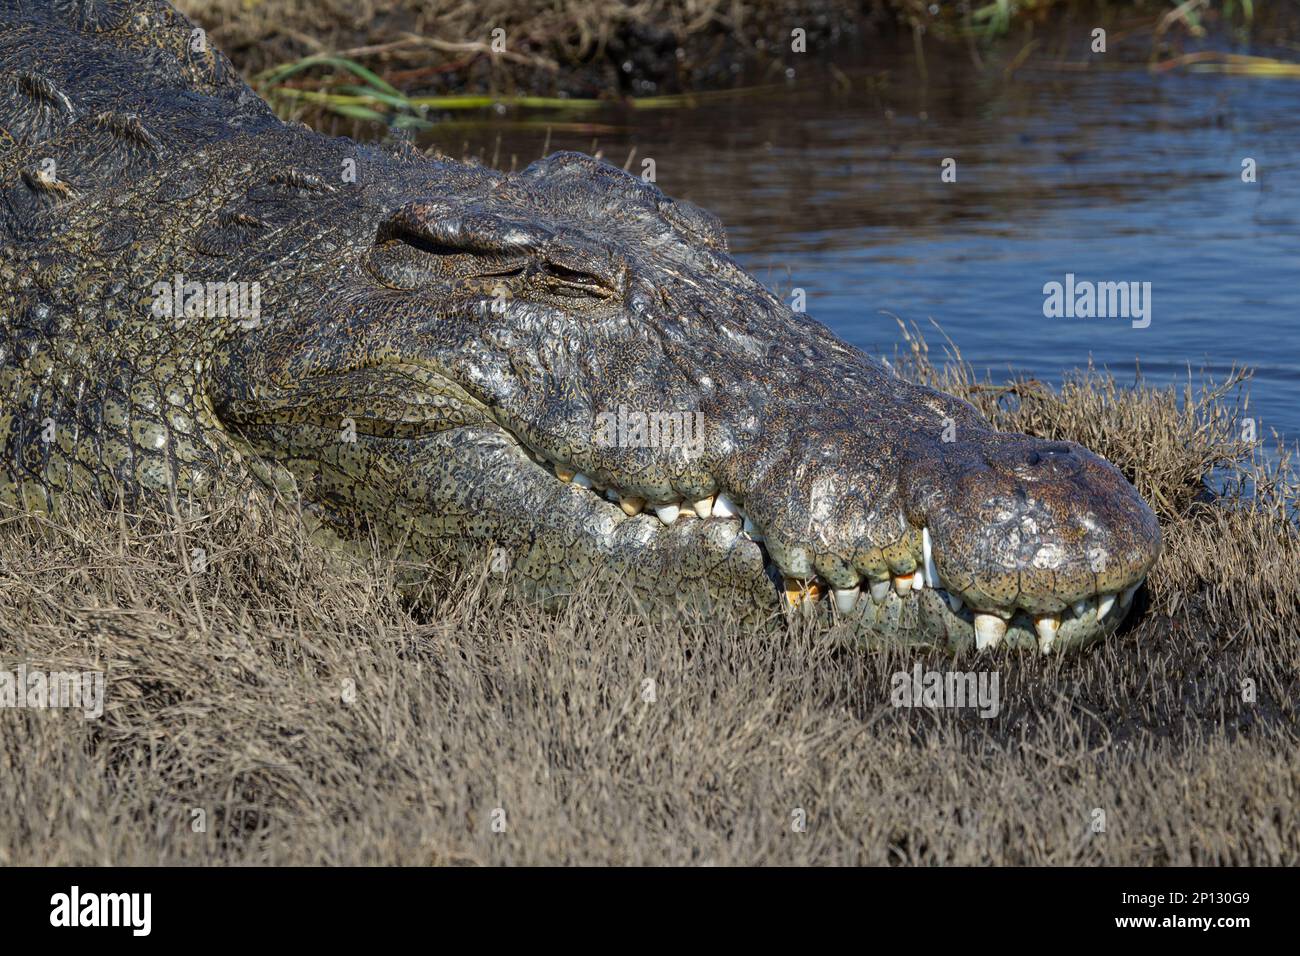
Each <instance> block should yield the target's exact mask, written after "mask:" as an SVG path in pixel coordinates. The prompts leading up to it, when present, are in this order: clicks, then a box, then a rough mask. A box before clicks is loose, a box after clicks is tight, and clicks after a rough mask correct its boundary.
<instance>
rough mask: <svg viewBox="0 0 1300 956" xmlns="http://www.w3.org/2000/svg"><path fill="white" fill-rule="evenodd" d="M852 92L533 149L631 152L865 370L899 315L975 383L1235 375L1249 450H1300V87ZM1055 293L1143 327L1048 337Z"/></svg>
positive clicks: (1028, 82) (498, 142) (948, 86)
mask: <svg viewBox="0 0 1300 956" xmlns="http://www.w3.org/2000/svg"><path fill="white" fill-rule="evenodd" d="M848 78H849V82H850V86H849V88H848V89H847V90H845V89H844V88H843V83H842V81H841V82H840V83H836V82H833V81H832V80H831V79H830V78H817V77H811V78H800V79H797V80H795V81H794V82H791V83H788V84H784V85H781V86H778V87H776V88H773V89H765V90H762V91H760V92H757V93H753V94H744V95H739V96H729V97H716V98H715V97H709V98H702V99H701V100H700V102H699V105H697V106H695V107H694V108H677V109H671V110H632V109H627V108H624V107H611V108H610V110H608V111H605V112H604V113H603V114H602V115H600V116H599V117H598V118H597V119H595V120H593V118H592V116H591V114H583V115H582V122H584V123H592V122H594V123H597V124H599V125H597V126H595V127H593V128H591V129H589V128H586V127H583V126H581V124H578V123H575V124H573V125H571V126H563V125H562V124H561V126H562V128H560V127H557V128H554V129H552V131H551V135H550V141H549V147H550V148H551V149H557V148H576V149H583V150H586V151H589V152H590V151H592V150H593V147H594V148H595V149H596V150H599V151H601V152H602V153H603V154H604V156H605V158H606V159H608V160H610V161H612V162H615V163H617V164H622V163H623V162H624V160H625V158H626V157H627V155H628V152H629V151H630V150H631V149H632V147H635V148H636V151H637V152H636V154H635V155H634V156H633V159H632V169H633V170H634V171H640V169H641V166H640V164H641V162H642V160H643V159H644V158H645V157H647V156H648V157H651V158H653V159H654V160H655V163H656V167H657V173H658V176H657V180H658V183H659V185H660V186H661V187H662V188H663V189H664V190H665V191H667V192H668V193H669V194H671V195H675V196H679V197H683V198H688V199H692V200H694V201H695V202H697V203H699V204H701V205H703V206H705V207H707V208H710V209H712V210H713V211H715V212H716V213H718V214H719V215H720V216H721V217H722V218H723V220H724V222H725V223H726V225H727V229H728V233H729V235H730V240H731V245H732V250H733V253H734V254H735V255H736V257H737V258H738V259H739V260H740V261H741V262H742V263H743V264H744V265H745V266H747V267H748V268H750V269H751V270H752V271H754V272H755V273H756V274H757V275H758V276H759V277H760V278H762V279H763V280H764V281H765V282H767V283H768V284H769V285H770V286H772V287H774V288H776V289H778V290H788V289H789V288H791V287H796V286H797V287H802V288H804V289H805V290H807V296H808V311H809V312H810V313H811V314H812V315H814V316H815V317H816V318H818V319H820V320H821V321H822V322H824V323H826V324H827V325H829V326H830V327H831V328H832V329H834V330H835V331H836V332H837V333H838V334H839V335H841V336H842V337H844V338H845V339H847V340H849V341H850V342H853V343H854V344H856V345H858V346H860V347H862V348H864V349H866V350H868V351H870V352H873V353H875V354H885V355H888V354H892V352H893V351H894V349H895V347H896V346H897V345H898V344H899V341H900V340H899V335H898V329H897V324H896V322H895V320H894V318H893V316H897V317H898V318H900V319H902V320H904V321H905V322H908V323H911V322H916V323H918V324H919V325H921V327H922V329H923V330H924V331H929V332H930V334H929V336H928V337H929V338H930V339H931V344H932V346H933V345H937V344H939V339H940V336H939V335H938V333H934V332H933V331H931V326H930V322H931V320H933V321H934V322H936V323H938V325H939V326H940V327H941V328H942V330H943V332H944V333H946V334H947V335H948V336H950V337H951V338H952V339H953V341H954V342H955V343H956V344H957V346H959V347H960V349H961V350H962V353H963V356H964V358H965V359H966V360H968V361H970V362H971V363H972V364H974V365H975V366H976V367H977V368H978V369H981V370H987V371H988V372H990V373H991V374H992V376H993V377H994V378H995V379H1003V378H1006V377H1007V376H1008V374H1009V372H1010V370H1015V371H1016V372H1020V373H1027V374H1030V375H1033V376H1036V377H1038V378H1041V379H1043V380H1045V381H1049V382H1053V383H1059V382H1060V381H1061V378H1062V374H1063V373H1064V372H1065V371H1066V370H1069V369H1072V368H1076V367H1081V366H1084V365H1086V364H1087V363H1088V361H1089V360H1090V359H1091V360H1092V361H1094V362H1095V363H1096V364H1097V365H1098V366H1102V367H1106V368H1109V369H1110V370H1111V371H1112V372H1113V373H1115V374H1116V376H1117V377H1118V378H1120V379H1121V380H1123V381H1131V380H1132V379H1133V377H1134V375H1135V372H1136V369H1137V368H1138V367H1139V366H1140V368H1141V373H1142V374H1143V375H1144V376H1145V377H1146V379H1147V380H1148V381H1149V382H1151V383H1167V382H1185V381H1186V380H1187V378H1188V374H1189V369H1190V372H1191V376H1192V378H1193V379H1194V380H1201V379H1203V378H1204V377H1207V376H1208V377H1210V378H1216V379H1222V378H1223V377H1224V376H1226V375H1227V374H1228V371H1229V369H1230V368H1231V367H1232V366H1233V365H1234V363H1235V364H1238V365H1242V364H1244V365H1247V366H1251V367H1253V368H1254V370H1255V377H1254V380H1253V383H1252V384H1251V386H1250V396H1251V402H1250V412H1249V413H1250V414H1251V415H1252V416H1254V417H1255V418H1256V419H1257V427H1258V429H1259V431H1260V434H1263V435H1267V434H1268V433H1269V430H1270V429H1276V430H1277V431H1278V432H1279V433H1280V434H1281V436H1282V438H1283V440H1284V441H1285V442H1286V443H1287V444H1289V445H1290V444H1294V443H1295V442H1296V441H1297V440H1298V439H1300V403H1298V402H1297V395H1298V394H1300V387H1298V386H1300V316H1298V315H1297V309H1296V302H1297V290H1296V285H1295V280H1296V277H1297V275H1298V274H1300V269H1298V268H1297V267H1298V266H1300V151H1298V149H1297V146H1298V145H1300V143H1298V139H1300V137H1298V135H1297V134H1298V121H1300V81H1297V80H1281V79H1275V80H1267V79H1250V78H1235V77H1226V76H1220V75H1208V74H1189V73H1170V74H1163V75H1159V76H1154V75H1151V74H1150V73H1148V72H1147V71H1146V70H1144V69H1142V68H1140V67H1137V66H1135V67H1133V68H1129V69H1123V70H1115V71H1107V72H1099V71H1086V72H1084V71H1073V72H1071V71H1062V70H1060V69H1057V68H1054V67H1052V66H1050V65H1041V66H1034V65H1032V64H1031V65H1030V66H1029V67H1026V68H1024V69H1022V70H1020V71H1019V72H1018V73H1016V75H1015V76H1014V77H1013V78H1012V79H1010V80H1008V79H1006V78H1005V77H1004V76H1003V75H1002V73H1001V71H999V70H984V71H980V70H977V69H976V68H975V67H973V66H972V65H970V64H969V63H967V62H965V61H964V60H961V58H954V59H953V62H952V63H951V65H948V66H946V68H945V70H943V71H939V70H936V69H935V68H934V65H933V64H931V70H930V74H929V75H928V76H927V77H926V78H925V79H924V81H923V80H922V78H921V77H920V75H919V73H917V72H916V70H915V67H914V65H911V64H910V63H909V61H908V58H906V57H901V56H900V57H898V58H896V59H893V60H888V61H882V62H881V63H876V64H873V65H871V66H868V67H864V68H863V69H861V70H858V71H849V72H848ZM561 119H563V118H561ZM530 122H532V123H534V124H537V123H541V122H542V121H541V120H537V119H535V118H534V119H532V120H530ZM593 130H594V133H593ZM439 137H441V139H440V138H439ZM540 140H541V135H540V128H539V127H536V126H531V127H524V128H520V124H518V123H502V124H501V125H500V127H499V128H496V129H494V128H493V127H492V126H491V125H488V126H486V127H485V128H484V129H483V130H479V131H476V132H475V133H474V134H473V135H471V136H469V137H466V136H465V134H464V131H463V130H455V131H451V130H448V131H445V132H442V133H440V132H439V131H435V132H434V134H433V141H435V142H439V144H440V145H442V146H443V147H444V149H446V150H447V151H448V152H453V153H454V152H456V151H457V150H458V149H462V148H464V146H465V145H466V143H468V146H469V148H470V150H471V151H474V150H475V149H476V148H478V149H481V150H483V152H484V153H485V155H487V156H488V157H489V158H490V154H492V153H493V152H498V153H499V156H500V158H499V161H500V162H504V163H505V164H506V165H508V162H509V157H511V156H512V155H517V156H518V159H519V163H520V164H521V165H522V164H523V163H526V162H528V161H529V160H531V159H533V158H536V155H537V151H538V149H539V148H540V146H539V141H540ZM945 157H951V158H953V159H955V160H956V162H957V167H956V172H957V181H956V182H955V183H944V182H942V181H941V179H940V163H941V161H942V160H943V159H944V158H945ZM1247 157H1249V158H1252V159H1253V160H1255V163H1256V167H1257V173H1256V175H1257V182H1255V183H1253V184H1249V183H1244V182H1243V181H1242V176H1241V174H1242V165H1241V164H1242V160H1243V159H1245V158H1247ZM1067 273H1073V274H1074V275H1075V276H1076V277H1077V279H1078V280H1092V281H1125V282H1139V283H1141V282H1149V283H1150V284H1151V303H1150V307H1151V313H1150V314H1151V322H1150V325H1149V326H1148V327H1146V328H1134V327H1133V326H1132V323H1131V322H1130V321H1128V320H1123V319H1080V318H1046V317H1044V314H1043V303H1044V294H1043V286H1044V284H1045V283H1047V282H1051V281H1057V282H1064V281H1065V276H1066V274H1067Z"/></svg>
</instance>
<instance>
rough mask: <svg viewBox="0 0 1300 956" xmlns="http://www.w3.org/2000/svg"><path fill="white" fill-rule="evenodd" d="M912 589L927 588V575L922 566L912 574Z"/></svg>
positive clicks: (920, 589)
mask: <svg viewBox="0 0 1300 956" xmlns="http://www.w3.org/2000/svg"><path fill="white" fill-rule="evenodd" d="M912 590H913V591H924V590H925V575H924V574H923V573H922V572H921V569H920V568H918V569H917V570H916V571H915V572H914V573H913V574H912Z"/></svg>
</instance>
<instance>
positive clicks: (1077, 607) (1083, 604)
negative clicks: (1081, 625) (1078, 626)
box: [1074, 598, 1092, 617]
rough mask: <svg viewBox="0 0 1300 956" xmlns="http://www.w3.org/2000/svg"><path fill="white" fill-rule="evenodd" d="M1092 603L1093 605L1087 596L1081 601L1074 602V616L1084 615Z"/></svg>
mask: <svg viewBox="0 0 1300 956" xmlns="http://www.w3.org/2000/svg"><path fill="white" fill-rule="evenodd" d="M1091 605H1092V602H1091V601H1089V600H1088V599H1087V598H1084V599H1083V600H1081V601H1075V602H1074V616H1075V617H1083V616H1084V615H1085V614H1087V613H1088V608H1089V607H1090V606H1091Z"/></svg>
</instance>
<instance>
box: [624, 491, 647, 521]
mask: <svg viewBox="0 0 1300 956" xmlns="http://www.w3.org/2000/svg"><path fill="white" fill-rule="evenodd" d="M618 506H619V507H620V508H622V509H623V514H625V515H627V516H628V517H629V518H635V517H636V516H637V515H639V514H640V513H641V512H642V511H643V510H644V509H645V499H644V498H638V497H637V496H636V495H629V496H628V497H626V498H624V497H622V496H620V497H619V499H618Z"/></svg>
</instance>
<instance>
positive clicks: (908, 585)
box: [894, 574, 913, 597]
mask: <svg viewBox="0 0 1300 956" xmlns="http://www.w3.org/2000/svg"><path fill="white" fill-rule="evenodd" d="M912 577H913V575H911V574H903V575H898V576H896V577H895V578H894V591H895V592H896V593H897V594H898V596H899V597H903V596H904V595H905V594H907V592H908V591H910V590H912Z"/></svg>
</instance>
